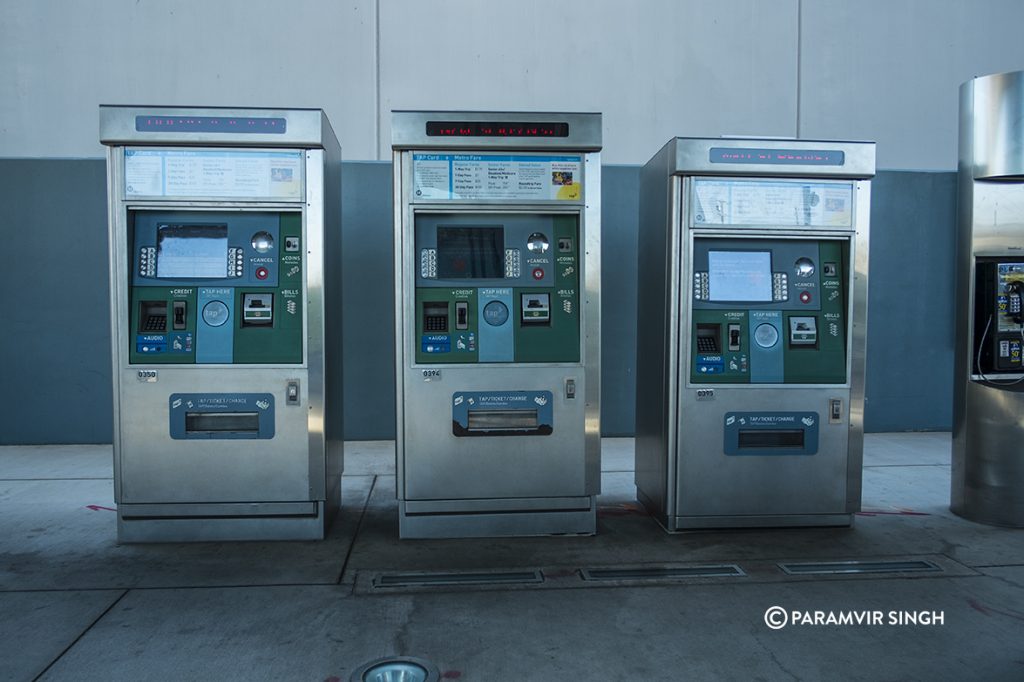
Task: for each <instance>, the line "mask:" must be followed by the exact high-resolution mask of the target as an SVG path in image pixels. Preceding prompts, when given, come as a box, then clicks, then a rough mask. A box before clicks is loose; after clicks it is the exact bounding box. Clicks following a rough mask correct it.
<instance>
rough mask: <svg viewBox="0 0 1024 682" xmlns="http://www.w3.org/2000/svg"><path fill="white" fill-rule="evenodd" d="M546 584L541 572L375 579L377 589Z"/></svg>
mask: <svg viewBox="0 0 1024 682" xmlns="http://www.w3.org/2000/svg"><path fill="white" fill-rule="evenodd" d="M542 582H544V575H543V574H542V573H541V572H540V571H504V572H495V573H383V574H381V575H378V576H376V577H375V578H374V579H373V586H374V587H375V588H381V587H430V586H435V585H525V584H536V583H542Z"/></svg>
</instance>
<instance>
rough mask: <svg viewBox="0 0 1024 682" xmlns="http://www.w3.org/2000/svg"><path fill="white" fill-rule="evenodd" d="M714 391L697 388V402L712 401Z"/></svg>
mask: <svg viewBox="0 0 1024 682" xmlns="http://www.w3.org/2000/svg"><path fill="white" fill-rule="evenodd" d="M714 399H715V389H713V388H698V389H697V400H714Z"/></svg>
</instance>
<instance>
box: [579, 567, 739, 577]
mask: <svg viewBox="0 0 1024 682" xmlns="http://www.w3.org/2000/svg"><path fill="white" fill-rule="evenodd" d="M580 576H581V577H582V578H583V579H584V580H587V581H601V580H664V579H666V578H668V579H671V578H722V577H743V576H746V573H744V572H743V569H741V568H740V567H739V566H737V565H736V564H718V565H714V566H686V567H675V568H664V567H660V568H582V569H580Z"/></svg>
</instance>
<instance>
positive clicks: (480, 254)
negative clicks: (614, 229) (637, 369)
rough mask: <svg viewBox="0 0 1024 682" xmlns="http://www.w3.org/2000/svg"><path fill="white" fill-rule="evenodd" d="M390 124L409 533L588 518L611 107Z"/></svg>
mask: <svg viewBox="0 0 1024 682" xmlns="http://www.w3.org/2000/svg"><path fill="white" fill-rule="evenodd" d="M392 134H393V147H394V168H395V217H396V220H395V245H396V255H395V258H396V260H395V268H396V303H397V305H396V313H397V319H396V324H397V329H398V334H397V344H398V347H397V349H396V350H397V352H396V363H397V366H396V376H397V383H398V387H397V388H398V390H397V399H398V410H397V412H398V438H397V441H398V442H397V457H398V467H397V469H398V490H397V494H398V500H399V532H400V535H401V537H403V538H417V537H472V536H505V535H545V534H562V533H584V534H589V533H594V532H595V530H596V507H595V502H594V500H595V496H596V494H597V493H598V492H599V486H600V440H599V391H598V388H599V384H598V382H599V374H598V367H599V353H600V345H599V339H598V336H599V328H600V327H599V314H600V305H599V274H600V273H599V263H600V225H599V220H600V160H599V153H598V152H599V150H600V146H601V122H600V116H599V115H597V114H523V113H469V112H393V114H392Z"/></svg>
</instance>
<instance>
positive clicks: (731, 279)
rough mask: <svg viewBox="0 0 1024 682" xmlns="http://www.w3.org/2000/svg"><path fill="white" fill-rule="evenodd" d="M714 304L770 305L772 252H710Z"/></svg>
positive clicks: (709, 286)
mask: <svg viewBox="0 0 1024 682" xmlns="http://www.w3.org/2000/svg"><path fill="white" fill-rule="evenodd" d="M708 298H709V299H710V300H711V301H722V302H727V301H771V300H772V254H771V252H770V251H708Z"/></svg>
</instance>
